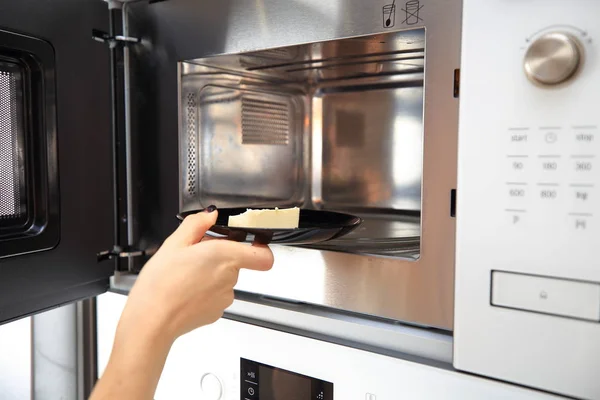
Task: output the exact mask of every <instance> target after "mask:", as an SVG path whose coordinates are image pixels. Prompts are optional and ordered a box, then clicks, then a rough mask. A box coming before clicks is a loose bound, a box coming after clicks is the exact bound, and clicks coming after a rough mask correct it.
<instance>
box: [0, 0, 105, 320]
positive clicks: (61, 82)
mask: <svg viewBox="0 0 600 400" xmlns="http://www.w3.org/2000/svg"><path fill="white" fill-rule="evenodd" d="M0 8H1V9H2V12H1V13H0V323H4V322H7V321H11V320H13V319H16V318H19V317H22V316H25V315H29V314H32V313H35V312H38V311H41V310H44V309H48V308H52V307H56V306H58V305H61V304H64V303H68V302H71V301H75V300H78V299H83V298H86V297H90V296H93V295H96V294H99V293H102V292H104V291H106V290H107V288H108V278H109V276H110V275H111V274H112V272H113V271H114V265H113V264H112V263H110V262H108V263H98V262H97V253H98V252H99V251H102V250H105V249H109V248H111V247H112V246H113V243H114V232H113V228H114V218H113V186H112V185H113V180H112V176H111V171H112V169H111V163H112V157H113V145H112V140H111V125H110V122H111V113H110V105H111V102H110V87H111V86H110V71H109V51H108V49H107V46H105V45H102V44H99V43H97V42H95V41H93V40H92V37H91V36H92V35H91V33H92V29H93V28H100V29H102V28H104V29H106V28H107V25H108V18H107V10H106V4H105V3H103V2H100V1H95V0H88V1H77V2H73V1H65V0H58V1H53V2H39V1H34V0H22V1H18V2H13V1H8V0H2V1H1V2H0Z"/></svg>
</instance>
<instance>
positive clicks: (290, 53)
mask: <svg viewBox="0 0 600 400" xmlns="http://www.w3.org/2000/svg"><path fill="white" fill-rule="evenodd" d="M424 33H425V32H424V30H423V29H417V30H411V31H406V32H392V33H386V34H377V35H369V36H361V37H356V38H348V39H339V40H333V41H326V42H321V43H311V44H306V45H297V46H290V47H284V48H277V49H271V50H262V51H255V52H250V53H243V54H239V55H223V56H216V57H208V58H203V59H194V60H192V61H190V62H185V63H183V64H182V67H181V71H182V77H181V85H182V89H181V100H180V101H181V109H182V110H183V111H184V112H183V113H182V114H181V115H180V118H181V126H182V129H181V130H180V139H179V143H180V160H179V162H180V179H181V182H180V185H181V189H180V192H181V199H182V209H183V210H186V211H187V210H196V209H201V208H205V207H207V206H209V205H211V204H215V205H217V206H218V207H219V208H226V207H264V206H278V207H285V206H296V205H298V206H301V207H302V208H307V209H311V208H322V209H332V210H338V211H352V212H357V211H362V212H363V214H364V215H363V218H364V220H365V221H367V222H368V223H367V224H365V225H363V226H362V229H361V230H360V231H359V232H355V233H354V235H353V236H351V237H350V238H345V240H344V242H345V245H343V246H342V244H340V243H326V244H325V245H326V248H329V249H332V250H341V251H352V252H354V253H364V252H367V253H370V254H376V255H377V254H379V255H381V254H384V255H394V254H396V255H405V254H406V250H407V248H406V244H407V243H408V242H410V243H411V248H412V249H414V248H416V249H417V250H418V247H419V231H418V229H417V230H416V231H415V230H412V232H411V234H410V235H409V236H406V233H407V231H406V230H397V229H388V228H389V225H390V221H391V222H396V223H401V224H402V223H405V221H406V219H407V218H409V217H410V215H408V214H407V212H416V213H417V221H416V222H417V223H418V212H419V211H420V209H421V177H422V158H423V157H422V147H423V140H422V136H423V92H424V91H423V72H424V62H423V61H424V47H425V41H424ZM309 149H311V150H310V151H309ZM382 216H386V218H381V217H382ZM397 233H399V234H400V236H398V235H396V234H397ZM382 234H384V235H385V234H387V236H382ZM353 238H355V239H354V240H353ZM372 239H383V240H384V242H383V243H381V241H378V240H372ZM399 241H400V242H401V243H402V244H403V246H395V244H398V242H399ZM358 242H360V245H359V246H353V245H354V244H358ZM371 244H372V245H371ZM382 244H383V246H382ZM395 250H397V251H395Z"/></svg>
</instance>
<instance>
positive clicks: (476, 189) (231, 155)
mask: <svg viewBox="0 0 600 400" xmlns="http://www.w3.org/2000/svg"><path fill="white" fill-rule="evenodd" d="M66 4H67V3H65V6H64V7H65V8H64V10H77V11H78V12H80V13H82V15H86V16H87V17H86V18H87V19H86V18H83V19H78V22H77V24H76V25H77V28H76V29H75V28H73V31H72V32H71V34H70V36H71V37H72V36H77V39H76V42H70V41H66V39H65V41H64V42H62V41H61V40H62V39H61V38H62V36H60V35H62V34H63V32H62V31H60V30H55V29H50V28H49V27H48V26H49V25H52V26H53V27H56V26H58V25H59V23H58V20H59V19H58V17H57V18H56V19H54V20H51V21H50V22H47V26H46V27H45V28H47V29H46V30H44V29H43V28H44V26H41V27H40V28H37V31H36V29H34V28H33V27H32V28H30V29H31V32H32V35H33V34H34V33H36V32H37V33H38V34H39V36H41V37H43V36H44V35H46V36H47V37H46V41H48V42H49V43H51V45H52V46H54V49H55V52H56V54H57V56H56V64H57V66H56V82H57V85H58V87H57V93H58V104H57V110H58V111H57V113H58V120H57V129H56V132H57V135H56V138H57V143H58V150H57V156H58V161H59V162H58V178H59V181H60V190H59V197H60V216H61V221H60V242H59V245H58V247H56V249H54V250H50V251H48V252H45V254H44V256H43V257H44V258H41V257H42V254H43V253H38V256H39V257H40V258H39V260H40V261H39V262H37V263H34V262H32V260H33V261H35V260H36V259H33V258H28V257H33V255H30V256H19V257H11V258H10V259H9V261H4V260H2V265H0V268H2V273H4V274H7V276H14V279H21V281H22V280H23V279H24V277H26V276H32V275H33V276H35V277H36V278H35V279H38V278H37V277H38V276H40V277H42V276H43V277H48V279H49V280H52V279H55V280H56V282H60V283H61V285H62V286H61V287H62V289H67V288H69V289H70V290H62V291H61V293H63V294H64V296H63V297H61V298H60V299H58V298H56V299H53V300H52V301H51V302H50V301H49V302H47V303H48V306H50V305H51V304H50V303H52V305H54V304H59V303H61V302H65V301H69V300H72V299H75V298H78V297H85V296H86V295H88V296H89V295H93V294H96V293H97V292H99V291H102V290H104V289H105V288H106V287H107V286H108V281H107V277H108V275H109V274H111V273H113V272H114V274H113V276H112V277H111V283H110V285H111V289H112V290H113V291H116V292H121V293H127V292H128V290H129V289H130V288H131V285H132V284H133V283H134V282H135V279H136V276H137V273H139V271H140V270H141V269H142V268H143V265H144V263H145V262H146V261H147V260H148V258H149V257H151V256H152V254H153V253H154V252H155V251H156V249H157V248H158V247H159V246H160V244H161V242H162V241H163V240H164V238H165V237H166V236H167V235H168V234H169V233H170V232H172V231H173V229H175V228H176V226H177V219H176V217H175V216H176V215H177V214H178V213H180V212H187V211H193V210H196V209H200V208H203V207H206V206H208V205H211V204H215V205H216V206H217V207H221V208H224V207H291V206H298V207H301V208H303V209H316V210H328V211H342V212H346V213H350V214H353V215H357V216H359V217H361V218H362V221H363V222H362V224H361V225H360V226H359V227H358V228H357V229H355V230H354V231H353V232H352V233H350V234H349V235H346V236H344V237H340V238H337V239H334V240H331V241H327V242H322V243H317V244H314V243H313V244H311V245H304V246H278V245H273V246H272V249H273V252H274V254H275V266H274V268H273V269H272V270H271V271H269V272H267V273H257V272H251V271H243V272H242V274H241V276H240V280H239V283H238V285H237V287H236V299H237V300H236V301H235V303H234V304H233V306H232V307H231V308H230V309H228V310H227V313H226V318H228V319H234V320H238V321H241V322H249V323H252V324H254V325H261V326H263V327H266V328H274V329H277V330H280V331H286V332H292V333H294V334H297V335H301V336H309V337H311V338H317V339H321V340H323V341H328V342H334V343H337V344H341V345H344V346H349V347H355V348H360V349H362V350H364V351H369V352H372V353H384V354H387V355H392V356H394V357H399V358H405V359H411V360H418V361H419V362H423V363H426V364H435V365H438V366H439V365H442V366H446V367H448V368H452V366H453V367H454V368H457V369H458V370H461V371H468V372H473V373H476V374H481V375H486V376H489V377H493V378H498V379H501V380H505V381H508V382H512V383H516V384H520V385H524V386H529V387H532V388H535V389H541V390H546V391H549V392H553V393H558V394H561V395H570V396H577V397H583V398H598V397H600V387H599V386H598V381H597V380H596V379H594V376H593V371H595V370H597V369H598V367H599V366H600V365H598V358H597V357H595V356H594V354H598V350H600V349H599V346H600V341H599V340H598V337H600V335H599V333H600V332H599V330H600V325H598V323H599V320H600V271H599V270H598V268H596V265H597V263H596V262H594V259H593V253H592V252H593V249H594V247H595V244H596V243H597V238H598V235H597V234H596V233H597V232H596V228H595V214H596V213H597V212H598V210H597V203H596V202H594V201H593V199H594V190H595V186H596V185H598V184H599V183H598V182H597V180H598V176H599V175H598V174H597V172H596V169H595V166H594V163H595V161H594V160H595V158H596V156H597V154H596V153H597V151H598V149H597V148H596V145H595V144H596V139H597V138H596V133H597V129H598V126H599V124H600V122H599V121H598V117H597V113H596V112H595V111H594V104H597V103H598V91H597V90H595V88H597V87H598V83H599V82H600V75H599V74H600V68H598V46H597V40H596V38H597V37H598V35H600V31H598V28H597V24H596V23H595V20H594V15H597V14H598V13H599V12H600V9H599V8H598V5H596V4H595V3H593V2H585V1H583V0H582V1H577V2H573V4H570V5H567V4H565V3H564V2H559V1H552V2H548V1H546V2H541V1H530V2H526V3H522V4H521V3H519V4H513V2H510V1H507V0H494V1H489V2H477V1H475V0H463V1H453V2H449V1H442V0H421V1H416V0H410V1H402V2H396V1H389V2H388V1H381V2H378V1H376V2H365V1H361V0H346V1H327V2H323V1H316V0H297V1H289V2H285V4H283V3H281V2H278V1H275V0H265V1H257V2H252V3H249V2H245V1H241V0H239V1H238V0H225V1H220V2H218V3H216V2H208V1H205V2H199V1H192V0H169V1H150V2H147V1H107V2H106V4H102V2H99V1H96V0H89V1H86V2H81V4H79V5H78V6H76V7H75V6H69V7H67V5H66ZM102 6H104V9H102V10H101V8H102ZM106 6H108V11H106ZM73 7H75V8H73ZM18 10H20V8H17V9H16V11H15V13H16V12H19V11H18ZM61 10H62V9H61ZM65 12H66V11H65ZM73 12H74V11H73ZM55 14H56V13H55ZM106 15H108V18H106ZM3 23H4V25H5V26H6V29H8V28H10V27H11V22H10V21H6V22H3ZM107 24H108V25H107ZM15 29H16V28H15ZM59 31H60V32H61V33H60V34H59V33H57V32H59ZM44 32H46V33H45V34H44ZM81 32H84V33H81ZM76 33H77V34H81V37H80V36H78V35H77V34H76ZM53 35H55V36H56V37H53ZM34 36H35V35H34ZM90 36H91V37H93V38H94V39H96V40H95V41H92V39H91V38H90ZM84 37H85V38H84ZM98 42H100V43H98ZM61 43H62V44H61ZM78 48H83V49H85V52H87V53H86V54H87V55H89V56H90V57H92V58H93V57H96V58H95V60H96V63H92V62H91V61H89V60H88V59H87V58H86V59H85V62H84V61H83V59H84V57H82V55H81V54H77V51H76V49H78ZM67 54H68V55H67ZM59 55H60V57H59ZM63 57H64V58H67V57H70V58H69V61H70V63H66V62H62V64H61V60H64V58H63ZM83 63H85V65H93V68H94V71H93V72H90V71H88V70H87V69H85V68H82V69H83V70H85V72H82V71H81V70H80V69H76V67H77V66H81V65H82V64H83ZM61 65H62V67H61ZM98 65H101V67H102V68H100V67H98ZM61 71H63V72H61ZM69 71H70V72H71V74H70V75H69ZM75 71H77V73H75ZM98 76H100V77H101V79H96V78H97V77H98ZM109 77H110V80H109V79H108V78H109ZM71 81H77V82H79V83H80V85H84V86H80V87H79V89H80V90H78V91H75V90H71V91H69V90H68V89H64V92H63V91H62V90H61V82H67V83H62V84H63V85H73V83H69V82H71ZM84 88H85V91H84V90H83V89H84ZM92 88H97V91H93V89H92ZM71 89H74V88H73V87H71ZM86 92H87V93H92V92H93V93H96V92H98V93H102V96H103V100H104V102H103V103H102V106H101V107H100V108H101V109H99V108H98V107H95V106H92V104H91V101H92V100H90V99H89V98H90V97H91V96H86V95H85V94H84V93H86ZM61 93H65V94H63V96H64V97H62V105H61V97H60V96H61ZM82 99H85V101H87V103H85V101H83V100H82ZM97 103H99V99H98V98H97V97H94V99H93V104H94V105H95V104H97ZM70 107H75V109H74V110H73V109H71V108H70ZM109 107H112V108H110V109H109ZM84 110H85V112H87V113H88V114H87V115H88V116H91V115H92V114H93V118H97V119H101V120H102V123H98V124H96V125H92V124H89V123H88V121H87V120H86V118H82V117H79V116H80V115H82V114H81V113H83V112H84ZM77 111H79V113H78V112H77ZM61 115H63V116H62V117H61ZM61 121H64V122H61ZM84 121H85V124H84ZM61 124H63V125H62V126H63V128H62V129H64V131H63V132H64V133H61ZM78 127H79V128H80V129H76V128H78ZM92 144H95V146H93V147H91V146H92ZM111 145H112V146H111ZM61 147H64V149H63V148H61ZM84 148H86V149H87V150H88V152H87V153H89V154H91V156H89V157H88V156H87V154H86V155H85V156H84V155H83V152H82V149H84ZM69 149H77V150H78V151H77V152H70V151H69ZM94 158H97V160H94ZM63 159H64V162H63V161H62V160H63ZM79 165H81V166H82V167H77V166H79ZM92 165H94V166H93V167H92ZM63 176H64V177H63ZM91 178H95V179H91ZM90 179H91V182H90ZM65 182H66V183H65ZM77 185H81V187H79V186H77ZM94 188H95V192H94ZM80 189H81V190H80ZM85 189H87V190H85ZM88 216H89V217H88ZM76 217H78V218H76ZM86 217H87V218H88V219H86ZM69 221H70V222H69ZM93 224H99V225H98V226H95V225H93ZM84 228H85V229H84ZM111 228H112V231H111ZM74 232H77V234H75V233H74ZM82 232H84V233H85V234H83V235H82ZM88 232H94V233H93V234H90V235H88V234H87V233H88ZM93 235H97V236H98V237H94V236H93ZM69 238H71V239H69ZM4 243H5V242H2V245H3V246H4ZM6 243H9V242H6ZM84 244H85V245H84ZM61 251H62V253H61ZM49 257H55V258H56V260H55V262H57V263H59V264H60V267H59V266H57V267H56V269H55V270H44V271H37V272H39V274H38V273H32V271H31V270H30V271H29V272H25V271H26V270H25V269H24V268H25V267H22V266H23V265H25V264H36V265H38V264H40V263H41V262H43V261H42V260H44V259H50V258H49ZM96 260H97V261H98V263H96ZM56 265H58V264H56ZM84 266H85V267H84ZM19 268H23V269H19ZM30 268H33V267H30ZM7 271H8V272H7ZM14 271H18V272H14ZM84 271H85V272H84ZM11 274H12V275H11ZM40 279H41V278H40ZM67 280H68V284H67V283H66V281H67ZM3 281H4V280H3ZM6 282H8V280H6ZM22 282H23V281H22ZM40 282H41V281H40ZM90 282H94V284H90ZM40 285H41V283H40ZM103 285H104V286H103ZM15 287H17V286H15ZM54 287H55V286H54V285H53V283H52V282H48V281H46V282H45V283H44V285H43V286H38V287H37V290H38V291H40V293H49V292H50V291H51V290H53V288H54ZM27 288H28V289H29V288H30V286H29V285H28V286H27ZM73 288H79V289H80V291H79V292H78V293H79V296H74V295H69V296H67V294H70V293H73V291H72V290H71V289H73ZM2 296H4V294H3V295H2ZM9 297H10V298H13V297H14V295H13V296H7V297H6V299H9ZM6 304H9V303H8V300H7V301H6ZM7 307H8V305H7ZM7 309H9V308H7ZM37 309H39V308H37ZM11 310H14V309H11ZM22 310H23V311H22V312H20V313H17V312H16V311H12V312H13V314H14V315H20V314H24V313H26V312H33V311H35V310H36V308H35V307H29V308H22ZM3 319H8V318H3ZM259 331H260V330H257V331H256V332H259ZM260 332H263V331H260ZM257 334H258V333H257ZM290 340H291V339H290ZM511 350H516V351H518V352H519V353H520V354H523V355H526V356H525V357H513V356H508V355H507V354H508V353H509V352H510V351H511ZM242 355H243V354H242ZM241 358H244V359H246V360H250V361H249V363H257V364H256V365H263V366H264V368H267V369H268V368H271V367H273V368H276V369H277V368H281V369H283V370H285V371H287V372H290V373H297V374H299V375H303V376H313V375H311V374H310V373H309V372H310V371H295V370H294V365H293V364H286V365H285V366H283V365H276V364H277V363H276V362H275V361H277V360H276V359H275V358H271V357H266V356H265V357H264V359H261V357H260V356H258V357H257V356H252V357H241ZM237 362H238V363H239V362H240V361H239V360H238V361H237ZM440 363H441V364H440ZM248 365H249V364H248ZM252 365H254V364H252ZM237 366H239V365H238V364H236V368H237ZM265 374H267V375H268V373H267V372H265ZM325 375H327V374H325ZM319 379H321V378H319ZM328 379H329V380H328ZM331 379H333V378H332V377H331V376H330V378H327V376H324V377H323V378H322V381H323V382H324V383H323V385H325V386H326V384H327V382H329V383H332V384H333V385H334V387H335V384H336V382H335V381H332V380H331ZM311 385H312V384H311ZM325 386H323V387H325ZM311 387H312V386H311ZM311 390H312V389H311ZM325 391H326V390H325V389H324V392H323V393H324V394H323V396H325ZM335 393H336V392H335V390H334V398H335V396H336V394H335Z"/></svg>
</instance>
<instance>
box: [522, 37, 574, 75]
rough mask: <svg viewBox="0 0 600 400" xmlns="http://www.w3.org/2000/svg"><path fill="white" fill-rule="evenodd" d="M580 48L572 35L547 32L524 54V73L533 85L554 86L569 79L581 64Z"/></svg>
mask: <svg viewBox="0 0 600 400" xmlns="http://www.w3.org/2000/svg"><path fill="white" fill-rule="evenodd" d="M581 53H582V46H581V43H579V40H578V39H577V38H575V37H574V36H573V35H570V34H568V33H563V32H549V33H546V34H544V35H542V36H541V37H539V38H537V39H536V40H535V41H534V42H533V43H532V44H531V46H529V49H527V52H526V53H525V73H526V74H527V77H528V78H529V79H531V80H532V81H533V82H535V83H539V84H543V85H556V84H559V83H561V82H565V81H566V80H568V79H569V78H571V77H572V76H573V75H574V74H575V72H577V69H578V68H579V66H580V64H581V63H582V60H581V58H582V54H581Z"/></svg>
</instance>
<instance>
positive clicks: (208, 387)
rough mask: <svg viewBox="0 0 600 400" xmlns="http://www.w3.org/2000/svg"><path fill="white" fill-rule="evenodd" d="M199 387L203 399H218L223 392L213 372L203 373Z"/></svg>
mask: <svg viewBox="0 0 600 400" xmlns="http://www.w3.org/2000/svg"><path fill="white" fill-rule="evenodd" d="M200 388H201V389H202V399H204V400H220V399H221V396H222V394H223V385H222V384H221V381H220V380H219V378H218V377H217V376H216V375H214V374H210V373H208V374H205V375H204V376H203V377H202V379H201V380H200Z"/></svg>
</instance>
